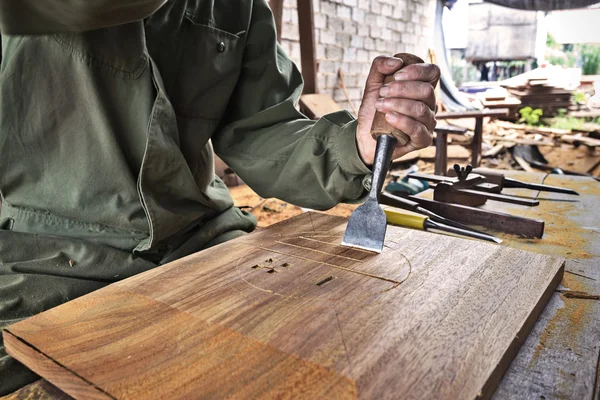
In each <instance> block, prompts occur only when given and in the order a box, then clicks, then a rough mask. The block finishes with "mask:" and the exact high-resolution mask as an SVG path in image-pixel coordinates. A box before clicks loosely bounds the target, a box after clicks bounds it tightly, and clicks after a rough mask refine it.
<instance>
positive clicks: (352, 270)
mask: <svg viewBox="0 0 600 400" xmlns="http://www.w3.org/2000/svg"><path fill="white" fill-rule="evenodd" d="M345 225H346V220H345V219H343V218H337V217H332V216H328V215H323V214H314V213H307V214H304V215H302V216H299V217H296V218H294V219H293V220H289V221H285V222H283V223H279V224H277V225H274V226H271V227H269V228H266V229H263V230H261V231H259V232H257V233H255V234H252V235H248V236H246V237H243V238H239V239H236V240H234V241H232V242H229V243H225V244H223V245H219V246H216V247H214V248H211V249H209V250H207V251H204V252H201V253H198V254H195V255H192V256H190V257H187V258H184V259H182V260H179V261H177V262H174V263H171V264H168V265H165V266H162V267H160V268H157V269H155V270H152V271H149V272H147V273H144V274H141V275H138V276H135V277H133V278H131V279H128V280H125V281H122V282H119V283H117V284H113V285H111V286H109V287H107V288H105V289H102V290H99V291H97V292H94V293H92V294H90V295H87V296H84V297H82V298H79V299H77V300H74V301H72V302H70V303H67V304H65V305H62V306H60V307H57V308H55V309H52V310H49V311H47V312H44V313H42V314H39V315H37V316H34V317H32V318H30V319H28V320H25V321H22V322H19V323H17V324H15V325H12V326H10V327H8V328H7V329H6V330H5V331H4V337H5V340H6V344H7V350H8V352H9V353H10V354H12V355H14V356H15V357H17V358H18V359H19V360H20V361H21V362H23V363H24V364H25V365H27V366H28V367H30V368H31V369H33V370H34V371H36V372H38V373H41V375H42V376H43V377H44V378H46V379H47V380H49V381H50V382H52V383H53V384H55V385H56V386H57V387H59V388H61V389H62V390H64V391H65V392H67V393H68V394H70V395H72V396H73V397H75V398H81V397H91V396H92V394H94V393H95V392H94V390H95V391H99V392H100V393H102V394H106V395H107V396H108V397H109V398H119V399H121V398H123V399H125V398H145V399H150V398H170V399H171V398H186V397H187V398H190V397H193V398H206V397H211V398H223V397H237V398H239V397H244V398H280V397H286V398H311V399H312V398H373V399H374V398H394V397H402V398H408V399H412V398H414V399H420V398H448V399H454V398H461V399H463V398H465V399H469V398H476V397H483V398H486V397H489V396H490V395H491V394H492V393H493V390H494V388H495V386H496V384H497V382H498V381H499V380H500V379H501V377H502V375H503V373H504V371H505V370H506V368H508V365H509V363H510V361H511V360H512V358H513V357H514V355H515V354H516V352H517V350H518V349H519V347H520V345H521V344H522V343H523V341H524V340H525V338H526V337H527V333H528V332H529V330H530V329H531V326H532V325H533V323H534V322H535V320H536V319H537V317H538V315H539V313H540V312H541V311H542V309H543V307H544V306H545V304H546V302H547V300H548V298H549V297H550V296H551V294H552V292H553V290H554V289H555V287H556V285H557V284H558V282H559V281H560V279H561V277H562V271H563V263H564V260H563V259H561V258H557V257H550V256H546V255H541V254H534V253H528V252H523V251H519V250H514V249H508V248H505V247H502V246H496V245H492V244H488V243H485V242H479V241H471V240H465V239H459V238H454V237H449V236H441V235H434V234H430V233H426V232H420V231H413V230H408V229H403V228H399V227H393V226H390V227H389V228H388V234H387V237H386V245H385V246H386V247H384V251H383V253H382V254H381V255H373V254H371V253H368V252H364V251H361V250H357V249H351V248H345V247H342V246H339V242H340V240H341V236H342V235H343V232H344V229H345ZM50 363H51V364H52V365H54V366H59V367H60V368H54V367H52V368H48V367H45V365H49V364H50ZM73 376H76V377H77V378H79V379H78V380H77V379H74V378H73Z"/></svg>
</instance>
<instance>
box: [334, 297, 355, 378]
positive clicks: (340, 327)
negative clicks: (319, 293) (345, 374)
mask: <svg viewBox="0 0 600 400" xmlns="http://www.w3.org/2000/svg"><path fill="white" fill-rule="evenodd" d="M333 311H334V312H335V319H336V321H337V324H338V329H339V330H340V336H341V337H342V344H343V345H344V353H345V354H346V360H348V367H349V368H350V375H352V379H354V368H353V367H352V361H350V355H349V354H348V347H347V346H346V339H345V338H344V332H343V331H342V324H341V323H340V317H339V315H338V312H337V308H335V305H334V306H333Z"/></svg>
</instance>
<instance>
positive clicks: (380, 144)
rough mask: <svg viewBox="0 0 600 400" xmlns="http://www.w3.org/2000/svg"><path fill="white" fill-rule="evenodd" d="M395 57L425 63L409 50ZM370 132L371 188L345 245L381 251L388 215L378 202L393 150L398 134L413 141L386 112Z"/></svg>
mask: <svg viewBox="0 0 600 400" xmlns="http://www.w3.org/2000/svg"><path fill="white" fill-rule="evenodd" d="M395 57H397V58H400V59H402V61H403V62H404V63H403V67H406V66H407V65H411V64H419V63H424V61H423V60H422V59H420V58H419V57H417V56H414V55H412V54H408V53H400V54H396V55H395ZM393 80H394V77H393V76H388V77H387V78H386V80H385V82H384V83H389V82H392V81H393ZM371 134H372V135H373V136H376V137H377V147H376V149H375V160H374V162H373V179H372V181H371V190H370V191H369V196H368V198H367V200H366V201H365V203H364V204H362V205H361V206H360V207H358V208H357V209H356V210H354V212H353V213H352V215H351V216H350V219H349V220H348V225H347V227H346V232H345V233H344V238H343V239H342V245H343V246H348V247H356V248H360V249H364V250H368V251H373V252H375V253H381V250H382V249H383V243H384V241H385V232H386V230H387V218H386V215H385V212H384V211H383V209H382V208H381V206H380V205H379V195H380V194H381V190H382V189H383V183H384V181H385V177H386V176H387V173H388V170H389V168H390V165H391V163H392V153H393V152H394V148H395V147H396V145H397V143H398V140H397V139H396V137H400V138H402V139H404V141H405V143H408V142H409V141H410V137H409V136H408V135H406V134H405V133H404V132H401V131H399V130H397V129H396V128H394V127H392V126H390V125H389V124H388V123H387V121H386V119H385V114H382V113H380V112H376V113H375V118H374V119H373V125H372V127H371ZM392 134H394V135H395V136H396V137H394V136H392Z"/></svg>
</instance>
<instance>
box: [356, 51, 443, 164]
mask: <svg viewBox="0 0 600 400" xmlns="http://www.w3.org/2000/svg"><path fill="white" fill-rule="evenodd" d="M400 68H402V60H401V59H399V58H394V57H385V56H380V57H377V58H376V59H375V60H374V61H373V65H372V66H371V72H369V77H368V78H367V83H366V85H365V93H364V95H363V100H362V104H361V105H360V110H359V111H358V127H357V130H356V142H357V144H358V151H359V153H360V156H361V158H362V159H363V161H364V162H365V163H366V164H367V165H371V164H372V163H373V159H374V155H375V146H376V144H377V142H376V141H375V139H373V137H372V136H371V125H372V124H373V118H374V116H375V112H376V111H379V112H381V113H384V114H385V119H386V120H387V122H388V123H389V124H390V125H391V126H393V127H395V128H397V129H399V130H401V131H402V132H404V133H406V134H407V135H408V136H409V137H410V142H409V143H408V144H406V145H401V144H399V145H398V147H396V149H395V150H394V155H393V158H394V159H395V158H398V157H402V156H403V155H405V154H406V153H409V152H411V151H413V150H418V149H422V148H424V147H427V146H429V145H430V144H431V139H432V135H433V129H434V128H435V125H436V120H435V107H436V101H435V91H434V88H435V86H436V85H437V83H438V81H439V79H440V69H439V68H438V67H437V66H436V65H432V64H413V65H409V66H407V67H405V68H402V69H400ZM392 74H394V78H395V80H394V81H393V82H390V83H388V84H387V85H385V86H383V83H384V80H385V78H386V77H387V76H388V75H392Z"/></svg>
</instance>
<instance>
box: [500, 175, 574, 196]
mask: <svg viewBox="0 0 600 400" xmlns="http://www.w3.org/2000/svg"><path fill="white" fill-rule="evenodd" d="M504 187H506V188H519V189H530V190H539V191H540V192H553V193H564V194H572V195H575V196H579V193H577V192H576V191H574V190H571V189H565V188H561V187H557V186H549V185H539V184H536V183H527V182H521V181H518V180H516V179H511V178H506V177H505V178H504Z"/></svg>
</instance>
